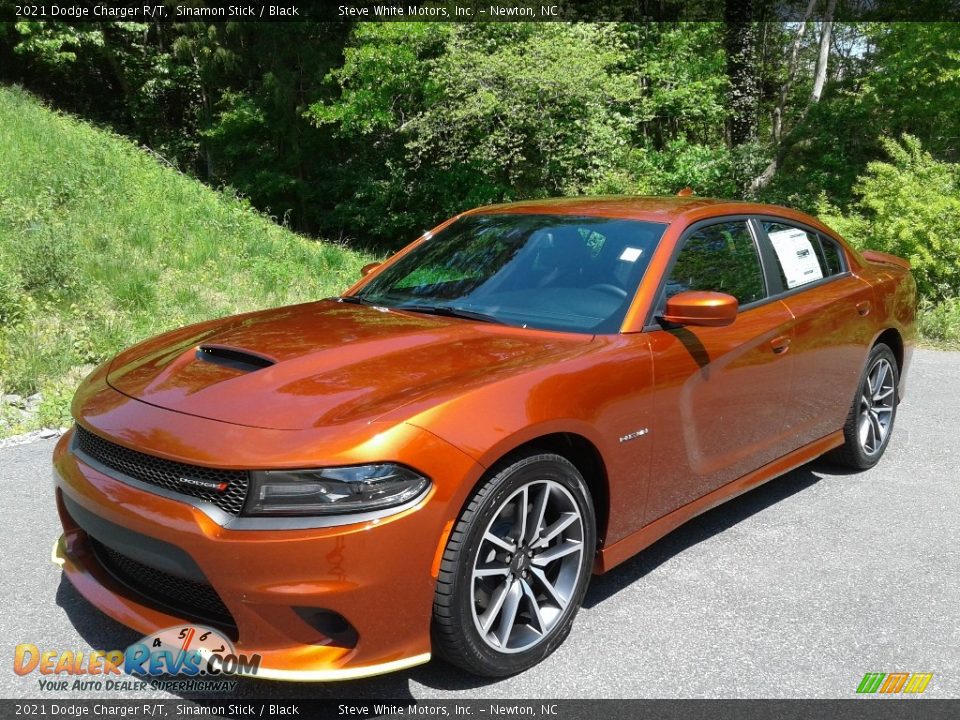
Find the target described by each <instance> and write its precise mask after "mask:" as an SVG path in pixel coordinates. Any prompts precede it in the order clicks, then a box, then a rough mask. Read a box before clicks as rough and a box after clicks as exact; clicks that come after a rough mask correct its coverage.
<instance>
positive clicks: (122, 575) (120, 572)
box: [90, 538, 236, 626]
mask: <svg viewBox="0 0 960 720" xmlns="http://www.w3.org/2000/svg"><path fill="white" fill-rule="evenodd" d="M90 543H91V545H92V546H93V550H94V553H96V556H97V559H98V560H99V561H100V564H101V565H103V566H104V568H106V570H107V571H108V572H109V573H110V574H111V575H113V576H114V577H115V578H116V579H117V580H119V581H120V582H121V583H123V584H124V585H126V586H127V587H129V588H130V589H131V590H133V591H135V592H136V593H138V594H140V595H143V596H144V598H146V599H147V600H148V601H152V602H153V603H156V604H159V605H165V606H167V607H169V608H170V609H172V610H176V611H179V612H181V613H183V614H185V615H187V616H189V617H192V618H196V619H198V620H208V621H211V622H214V623H217V624H221V625H226V626H235V625H236V623H235V622H234V620H233V616H232V615H230V611H229V610H227V606H226V605H224V604H223V600H221V599H220V596H219V595H218V594H217V591H216V590H214V589H213V587H211V586H210V585H207V584H206V583H202V582H195V581H193V580H186V579H184V578H180V577H177V576H176V575H171V574H169V573H166V572H164V571H163V570H157V569H156V568H153V567H150V566H149V565H144V564H143V563H141V562H138V561H137V560H134V559H133V558H130V557H127V556H126V555H124V554H123V553H119V552H117V551H116V550H114V549H112V548H109V547H107V546H106V545H104V544H103V543H101V542H98V541H97V540H94V539H93V538H90Z"/></svg>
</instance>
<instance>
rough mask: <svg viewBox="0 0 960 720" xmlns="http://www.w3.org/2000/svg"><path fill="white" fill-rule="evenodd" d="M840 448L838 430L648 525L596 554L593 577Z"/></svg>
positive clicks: (840, 431) (839, 431)
mask: <svg viewBox="0 0 960 720" xmlns="http://www.w3.org/2000/svg"><path fill="white" fill-rule="evenodd" d="M841 445H843V431H842V430H838V431H837V432H835V433H832V434H830V435H827V436H826V437H823V438H820V439H819V440H814V441H813V442H812V443H810V444H809V445H804V446H803V447H801V448H798V449H796V450H794V451H793V452H791V453H788V454H787V455H784V456H783V457H782V458H779V459H778V460H774V461H773V462H771V463H767V464H766V465H764V466H763V467H761V468H758V469H756V470H754V471H753V472H750V473H747V474H746V475H744V476H743V477H741V478H738V479H737V480H734V481H732V482H729V483H727V484H726V485H723V486H722V487H718V488H717V489H716V490H713V491H712V492H709V493H707V494H706V495H704V496H703V497H700V498H697V499H696V500H694V501H692V502H689V503H687V504H686V505H683V506H682V507H679V508H677V509H676V510H673V511H672V512H669V513H667V514H666V515H664V516H663V517H661V518H658V519H657V520H654V521H653V522H652V523H650V524H649V525H645V526H644V527H642V528H640V529H639V530H638V531H637V532H635V533H633V534H631V535H628V536H627V537H625V538H623V539H622V540H619V541H617V542H615V543H614V544H613V545H610V546H608V547H605V548H603V549H602V550H600V551H599V552H598V553H597V559H596V560H595V561H594V565H593V572H594V574H595V575H600V574H602V573H605V572H607V571H608V570H610V569H612V568H614V567H616V566H617V565H619V564H620V563H622V562H624V561H625V560H629V559H630V558H631V557H633V556H634V555H636V554H637V553H638V552H640V551H641V550H643V549H644V548H647V547H649V546H650V545H653V543H655V542H656V541H657V540H659V539H660V538H662V537H663V536H664V535H666V534H667V533H669V532H671V531H673V530H675V529H676V528H678V527H680V526H681V525H683V523H685V522H687V521H688V520H691V519H693V518H695V517H696V516H697V515H701V514H703V513H705V512H706V511H707V510H712V509H713V508H715V507H717V505H720V504H721V503H723V502H726V501H727V500H730V499H731V498H735V497H737V496H738V495H742V494H743V493H745V492H747V491H748V490H752V489H753V488H755V487H758V486H760V485H763V484H764V483H765V482H767V481H769V480H773V479H774V478H775V477H779V476H780V475H783V474H784V473H788V472H790V471H791V470H793V469H795V468H798V467H800V466H801V465H804V464H806V463H808V462H810V461H811V460H815V459H816V458H818V457H820V456H821V455H823V454H824V453H825V452H827V451H829V450H832V449H833V448H835V447H840V446H841Z"/></svg>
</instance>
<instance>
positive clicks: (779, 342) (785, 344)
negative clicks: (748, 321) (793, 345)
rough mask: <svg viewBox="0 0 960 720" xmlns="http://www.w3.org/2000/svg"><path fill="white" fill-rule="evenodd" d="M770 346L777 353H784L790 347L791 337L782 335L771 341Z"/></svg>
mask: <svg viewBox="0 0 960 720" xmlns="http://www.w3.org/2000/svg"><path fill="white" fill-rule="evenodd" d="M770 347H771V348H773V352H775V353H776V354H778V355H779V354H780V353H784V352H786V351H787V350H789V349H790V338H788V337H786V336H781V337H778V338H774V339H773V340H771V341H770Z"/></svg>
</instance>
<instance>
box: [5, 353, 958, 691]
mask: <svg viewBox="0 0 960 720" xmlns="http://www.w3.org/2000/svg"><path fill="white" fill-rule="evenodd" d="M958 430H960V353H944V352H935V351H917V353H916V355H915V358H914V366H913V369H912V372H911V375H910V377H909V386H908V396H907V398H906V399H905V400H904V402H903V404H902V405H901V406H900V412H899V416H898V426H897V428H896V430H895V433H894V437H893V439H892V442H891V445H890V447H889V448H888V450H887V453H886V456H885V457H884V459H883V460H882V462H881V463H880V464H879V465H878V466H877V467H876V468H874V469H872V470H870V471H868V472H864V473H853V474H850V473H846V472H843V471H840V470H838V469H837V468H835V467H833V466H831V465H830V464H829V463H827V462H825V461H823V460H819V461H816V462H814V463H812V464H810V465H806V466H804V467H802V468H799V469H798V470H796V471H794V472H792V473H790V474H789V475H786V476H784V477H782V478H779V479H777V480H774V481H773V482H771V483H768V484H767V485H765V486H763V487H761V488H759V489H757V490H754V491H753V492H751V493H749V494H747V495H745V496H742V497H740V498H738V499H736V500H734V501H732V502H730V503H728V504H727V505H725V506H723V507H720V508H717V509H715V510H713V511H711V512H710V513H707V514H706V515H703V516H701V517H699V518H697V519H696V520H694V521H692V522H690V523H688V524H687V525H686V526H684V527H682V528H680V529H679V530H677V531H675V532H674V533H672V534H671V535H669V536H668V537H666V538H664V539H663V540H661V541H660V542H659V543H657V544H656V545H654V546H653V547H651V548H649V549H648V550H646V551H645V552H643V553H641V554H640V555H639V556H638V557H636V558H634V559H633V560H632V561H630V562H628V563H626V564H624V565H623V566H621V567H619V568H617V569H616V570H614V571H613V572H612V573H610V574H608V575H606V576H603V577H596V578H594V579H593V581H592V584H591V586H590V590H589V593H588V595H587V599H586V604H585V607H584V608H583V610H582V611H581V612H580V615H579V616H578V618H577V622H576V624H575V626H574V629H573V632H572V633H571V635H570V637H569V638H568V639H567V641H566V643H565V644H564V645H563V646H562V647H561V648H560V650H559V651H557V652H556V653H555V654H554V655H553V656H552V657H550V658H549V659H548V660H547V661H546V662H544V663H543V664H541V665H540V666H538V667H536V668H534V669H533V670H530V671H529V672H526V673H523V674H521V675H519V676H516V677H512V678H509V679H506V680H500V681H494V682H490V681H486V680H481V679H477V678H473V677H469V676H466V675H463V674H461V673H460V672H459V671H457V670H455V669H453V668H450V667H448V666H446V665H445V664H443V663H441V662H439V661H434V662H431V663H430V664H428V665H425V666H421V667H418V668H414V669H411V670H408V671H405V672H401V673H396V674H393V675H387V676H381V677H379V678H371V679H366V680H362V681H353V682H348V683H337V684H326V685H323V684H286V683H268V682H263V681H251V682H245V683H242V684H241V685H240V686H239V687H238V689H237V693H236V695H234V696H233V697H251V698H274V697H276V698H301V697H303V698H305V697H313V698H324V697H331V698H392V699H398V700H406V699H409V698H411V697H413V698H456V697H462V698H491V699H492V698H547V697H552V698H601V697H613V698H618V697H619V698H674V697H711V698H713V697H743V698H754V697H804V698H809V697H818V698H824V697H839V698H846V697H851V696H853V694H854V690H855V689H856V686H857V684H858V683H859V681H860V679H861V678H862V677H863V675H864V673H865V672H895V671H903V672H932V673H934V677H933V680H932V681H931V683H930V685H929V687H928V688H927V690H926V693H925V696H927V697H937V698H944V697H960V490H958V475H960V473H958V469H960V450H958V442H960V439H958ZM52 448H53V443H52V442H51V441H37V442H34V443H31V444H29V445H22V446H18V447H13V448H7V449H4V450H0V491H2V492H0V498H2V502H0V532H2V544H0V547H2V557H0V559H2V565H0V697H5V698H12V697H38V696H40V695H41V692H40V690H39V688H38V685H37V675H36V674H33V675H30V676H27V677H20V676H17V675H15V674H14V673H13V672H12V669H11V665H12V662H11V660H12V656H13V649H14V646H15V645H16V644H17V643H21V642H32V643H34V644H36V645H38V646H41V647H46V648H51V649H60V650H65V649H75V650H85V651H89V650H90V649H91V648H103V649H111V648H116V647H120V648H123V647H126V645H127V644H129V643H131V642H134V641H135V640H137V639H138V636H137V634H136V633H133V632H131V631H130V630H128V629H126V628H124V627H122V626H120V625H118V624H116V623H114V622H113V621H111V620H110V619H108V618H107V617H105V616H104V615H102V614H101V613H100V612H98V611H97V610H96V609H94V608H93V607H91V606H90V605H89V604H87V603H86V601H84V600H83V599H82V598H81V597H79V596H78V595H77V593H76V592H75V591H74V590H73V588H72V587H71V586H70V584H69V582H67V581H66V580H63V579H62V578H61V577H60V572H59V569H58V568H57V567H56V566H54V565H53V564H52V563H51V562H50V559H49V557H50V548H51V546H52V544H53V542H54V539H55V538H56V537H57V536H58V533H59V530H58V525H57V519H56V513H55V510H54V506H53V502H52V498H51V484H50V471H49V469H48V458H49V456H50V452H51V450H52ZM393 611H395V610H394V609H392V608H390V607H389V604H388V602H385V605H384V612H393ZM109 695H110V694H109V693H98V694H97V697H109ZM116 695H117V696H122V697H129V696H130V694H129V693H123V694H119V693H118V694H116ZM70 696H73V697H91V696H90V695H89V694H86V693H83V692H79V691H78V692H75V693H62V692H61V693H55V694H50V695H47V697H48V698H50V699H57V698H66V697H70ZM142 696H143V697H144V698H146V697H157V698H159V697H168V695H167V693H164V692H161V691H160V690H158V689H156V688H153V689H151V691H149V692H146V693H143V695H142Z"/></svg>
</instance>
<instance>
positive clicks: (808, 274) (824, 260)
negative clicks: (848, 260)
mask: <svg viewBox="0 0 960 720" xmlns="http://www.w3.org/2000/svg"><path fill="white" fill-rule="evenodd" d="M760 224H761V226H762V227H763V230H764V232H765V233H766V234H767V238H769V240H770V244H771V245H773V251H774V255H775V256H776V258H777V271H778V272H779V274H780V281H781V282H782V283H783V287H784V288H785V289H788V290H789V289H792V288H796V287H802V286H804V285H809V284H810V283H814V282H817V281H818V280H822V279H823V278H825V277H830V276H831V275H837V274H839V273H841V272H843V264H842V261H841V256H840V249H839V248H838V247H837V246H836V243H834V242H833V241H832V240H829V239H828V238H821V236H820V235H819V234H818V233H815V232H811V231H809V230H804V229H803V228H800V227H796V226H795V225H790V224H787V223H783V222H773V221H769V220H762V221H760Z"/></svg>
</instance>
